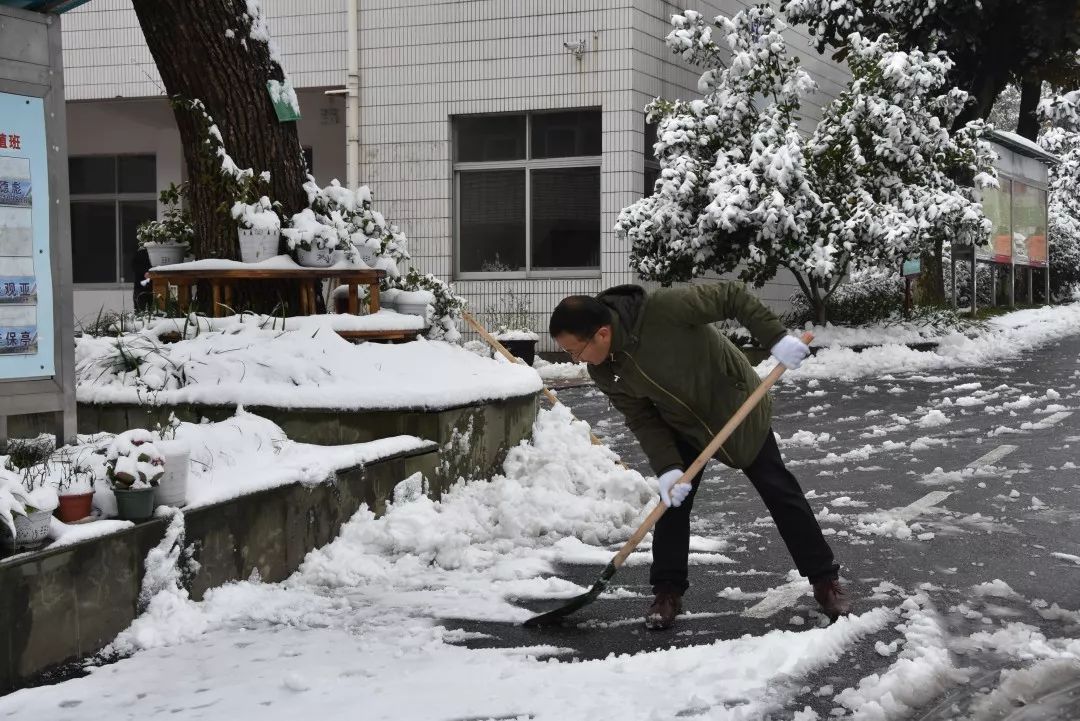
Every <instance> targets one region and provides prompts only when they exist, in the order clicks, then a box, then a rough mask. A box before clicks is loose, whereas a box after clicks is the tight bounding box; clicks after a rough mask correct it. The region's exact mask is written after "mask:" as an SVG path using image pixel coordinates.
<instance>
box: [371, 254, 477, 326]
mask: <svg viewBox="0 0 1080 721" xmlns="http://www.w3.org/2000/svg"><path fill="white" fill-rule="evenodd" d="M392 290H399V291H418V290H422V291H428V292H430V293H431V295H433V296H434V301H432V307H431V311H430V313H431V315H430V316H428V320H429V326H428V330H427V332H426V333H425V335H426V336H427V337H428V338H430V339H432V340H445V341H447V342H449V343H458V342H460V341H461V331H460V330H459V328H458V326H459V325H460V323H461V314H462V312H463V311H464V310H465V299H464V298H462V297H461V296H459V295H457V294H456V293H454V290H453V288H452V287H451V286H449V285H447V284H446V283H444V282H443V281H441V280H439V279H438V278H436V277H435V276H434V275H431V274H430V273H427V274H423V273H420V271H418V270H416V269H415V268H409V272H408V273H406V274H405V275H404V276H397V277H389V276H388V277H387V278H385V279H384V280H383V282H382V287H381V288H380V292H379V296H380V298H381V297H382V296H383V295H384V294H386V293H388V292H390V291H392ZM406 297H408V296H406ZM393 302H394V304H395V305H396V307H397V310H398V312H405V311H404V310H402V305H401V304H402V294H399V295H397V296H396V298H395V299H394V301H393Z"/></svg>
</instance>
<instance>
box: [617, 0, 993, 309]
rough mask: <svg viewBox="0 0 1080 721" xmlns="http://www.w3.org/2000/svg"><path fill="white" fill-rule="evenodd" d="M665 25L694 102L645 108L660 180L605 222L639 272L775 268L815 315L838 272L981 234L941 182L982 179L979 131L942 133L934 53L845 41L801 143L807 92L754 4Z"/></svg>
mask: <svg viewBox="0 0 1080 721" xmlns="http://www.w3.org/2000/svg"><path fill="white" fill-rule="evenodd" d="M672 24H673V26H674V30H673V31H672V32H671V33H670V34H669V35H668V37H667V43H668V45H669V46H670V47H671V48H672V49H673V50H674V51H675V52H676V53H678V54H680V55H681V56H682V57H683V58H684V59H686V60H689V61H690V62H692V63H695V64H697V65H700V66H702V67H704V72H703V74H702V75H701V78H700V80H699V82H698V88H699V90H701V92H702V93H703V97H702V98H700V99H696V100H691V101H683V100H678V101H666V100H657V101H654V102H653V103H651V104H650V105H649V106H648V108H647V112H648V116H649V119H650V120H651V121H654V122H656V123H657V125H658V127H657V143H656V145H655V147H654V151H655V154H656V157H657V159H658V160H659V162H660V167H661V172H660V177H659V179H658V181H657V183H656V186H655V188H654V192H653V194H652V195H651V196H649V197H646V198H643V199H642V200H640V201H638V202H636V203H634V204H633V205H631V206H629V207H627V208H625V209H624V210H623V211H622V212H621V213H620V215H619V220H618V223H617V225H616V231H617V232H618V233H619V234H620V236H623V237H626V238H628V239H629V240H630V241H631V244H632V250H631V265H632V267H633V268H634V269H635V270H636V271H637V273H638V274H639V275H640V276H641V277H643V278H645V279H650V280H657V281H660V282H670V281H678V280H688V279H689V278H692V277H695V276H699V275H702V274H704V273H706V272H707V271H710V270H713V271H717V272H720V273H724V272H729V271H735V270H738V272H739V277H740V278H741V279H742V280H744V281H746V282H751V283H754V284H755V285H761V284H763V283H764V282H766V281H767V280H769V279H770V278H772V277H773V276H775V274H776V272H777V270H778V269H779V268H781V267H786V268H788V269H789V270H790V271H791V272H792V273H793V274H794V276H795V278H796V279H797V281H798V282H799V285H800V288H801V289H802V291H803V293H804V294H805V295H806V296H807V301H808V303H809V304H811V305H812V306H813V307H814V308H815V312H816V315H817V317H818V318H819V319H823V317H824V310H825V307H826V304H827V302H828V300H829V296H830V294H831V293H833V292H834V291H835V289H836V287H837V286H838V285H839V284H840V283H841V282H843V279H844V277H845V275H846V274H847V273H848V271H849V270H852V269H857V268H860V267H883V266H894V265H895V266H899V264H900V260H901V259H902V258H905V257H912V256H915V255H917V254H918V253H919V252H920V251H921V250H922V249H923V248H925V247H926V246H927V245H928V244H930V243H931V242H932V241H935V240H947V241H952V242H957V243H971V242H973V241H974V240H976V239H978V238H979V237H980V236H982V235H984V234H985V233H988V232H989V229H990V225H989V221H987V220H986V218H985V217H984V215H983V213H982V211H981V207H980V206H979V204H978V203H977V202H976V201H975V200H974V194H973V187H969V186H968V185H965V184H962V183H961V182H958V180H957V179H958V178H965V179H966V180H967V182H969V183H971V182H973V183H974V184H976V185H979V186H986V185H992V184H993V183H995V182H996V181H995V179H994V176H993V168H992V159H993V152H992V150H991V147H990V144H989V142H988V141H987V140H986V137H985V136H986V134H987V132H988V130H987V127H986V126H985V125H984V124H983V123H982V122H981V121H975V122H972V123H968V124H967V125H965V126H964V127H962V128H961V129H960V130H958V131H956V132H950V128H951V126H952V124H953V121H954V120H955V119H956V118H957V117H958V115H959V113H960V112H961V110H962V109H963V107H964V105H965V103H966V102H967V99H968V98H967V96H966V95H965V94H964V93H963V92H960V91H958V90H955V89H951V90H950V89H949V85H948V82H947V74H948V71H949V69H950V68H951V62H950V61H949V59H948V58H947V57H945V56H944V55H943V54H941V53H924V52H920V51H911V52H904V51H901V50H899V49H898V48H897V45H896V43H895V42H894V41H893V40H891V39H890V38H889V37H888V36H885V35H883V36H881V37H879V38H877V39H866V38H862V37H860V36H859V35H857V34H853V35H851V36H850V37H849V38H848V43H847V46H846V51H847V54H848V63H849V65H850V67H851V70H852V80H851V83H850V84H849V86H848V88H847V89H846V90H845V91H844V92H842V93H841V94H840V96H839V97H837V98H836V99H835V100H834V101H833V102H831V103H830V104H829V105H828V106H827V107H826V108H825V109H824V112H823V114H822V120H821V122H820V123H819V124H818V126H817V127H816V129H815V131H814V133H813V134H812V136H811V137H810V138H809V139H807V138H804V136H802V135H801V134H800V133H799V127H798V122H799V118H800V108H801V104H802V98H803V97H804V96H805V95H806V94H808V93H809V92H811V91H812V90H813V89H814V84H813V82H812V80H811V79H810V76H809V75H808V74H807V73H806V72H805V71H804V70H802V69H801V68H800V66H799V62H798V59H797V58H795V57H793V56H792V55H791V54H789V53H788V51H787V45H786V42H785V40H784V37H783V35H782V33H781V31H780V29H779V27H778V26H777V22H776V19H775V15H774V12H773V11H772V10H771V9H770V8H768V7H767V6H755V7H750V8H748V9H746V10H743V11H740V12H739V13H737V14H736V15H735V16H734V17H732V18H727V17H723V16H720V17H717V18H716V20H715V22H714V23H713V24H709V23H706V22H705V21H704V19H703V18H702V16H701V14H700V13H697V12H692V11H687V12H686V13H684V14H683V15H676V16H674V17H673V19H672ZM714 37H717V38H722V39H723V42H724V43H725V44H726V46H727V47H726V49H725V48H722V47H721V46H720V45H718V44H717V43H716V42H714V40H713V38H714ZM729 58H730V60H729Z"/></svg>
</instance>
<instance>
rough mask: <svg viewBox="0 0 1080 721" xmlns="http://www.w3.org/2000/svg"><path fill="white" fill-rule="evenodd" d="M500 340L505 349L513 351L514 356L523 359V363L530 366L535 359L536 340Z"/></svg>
mask: <svg viewBox="0 0 1080 721" xmlns="http://www.w3.org/2000/svg"><path fill="white" fill-rule="evenodd" d="M500 342H501V343H502V344H503V345H504V346H506V350H508V351H510V352H511V353H513V354H514V356H515V357H517V358H520V359H521V360H523V361H525V365H527V366H530V367H531V366H532V364H533V361H534V360H535V359H536V341H534V340H504V341H500Z"/></svg>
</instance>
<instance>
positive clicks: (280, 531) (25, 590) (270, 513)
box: [0, 445, 439, 694]
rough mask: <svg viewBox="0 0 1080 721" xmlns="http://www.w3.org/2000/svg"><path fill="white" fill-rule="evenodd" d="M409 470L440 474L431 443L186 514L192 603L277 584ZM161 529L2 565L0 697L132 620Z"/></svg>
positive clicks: (83, 653) (378, 503)
mask: <svg viewBox="0 0 1080 721" xmlns="http://www.w3.org/2000/svg"><path fill="white" fill-rule="evenodd" d="M416 472H421V473H423V474H424V475H425V476H426V477H428V478H435V477H437V476H438V472H439V458H438V454H437V453H436V449H435V447H434V445H432V446H431V447H429V448H428V449H424V450H421V451H417V452H413V453H409V454H402V455H400V456H396V457H393V458H388V459H383V460H380V461H377V462H374V463H371V464H369V465H367V466H366V467H364V468H356V469H352V470H348V471H343V472H341V473H339V474H338V476H337V479H336V482H335V483H333V484H323V485H320V486H315V487H313V488H305V487H303V486H300V485H296V484H294V485H291V486H282V487H279V488H273V489H269V490H266V491H260V492H259V493H254V494H251V495H247V496H243V497H241V498H237V499H234V500H230V501H225V502H222V503H218V504H216V505H213V506H208V507H206V508H199V509H196V510H193V511H190V512H188V513H186V514H185V523H186V528H187V538H186V543H187V544H194V546H195V549H196V556H195V557H196V559H197V560H198V561H199V563H200V564H201V568H200V570H199V572H198V574H197V575H196V576H195V577H194V578H193V579H192V580H191V581H190V588H189V590H190V591H191V593H192V596H193V597H194V598H196V599H201V598H202V596H203V594H204V593H205V592H206V590H207V589H209V588H213V587H214V586H219V585H221V584H223V583H226V582H229V581H236V580H241V579H246V578H249V577H250V576H251V572H252V571H253V570H256V569H257V570H258V572H259V575H260V576H261V577H262V578H263V580H265V581H269V582H276V581H281V580H284V579H285V578H286V577H288V576H289V574H291V573H292V572H293V571H294V570H296V568H297V567H298V566H299V565H300V562H301V561H302V560H303V558H304V556H305V555H306V554H307V553H308V552H309V551H311V550H312V549H314V548H317V547H319V546H323V545H325V544H327V543H329V542H330V541H332V540H333V539H334V538H335V537H336V536H337V534H338V533H339V531H340V530H341V526H342V525H343V524H344V523H345V522H346V521H348V519H349V518H351V517H352V515H353V514H354V513H355V512H356V511H357V509H359V507H360V505H361V504H362V503H367V504H368V506H369V507H371V508H374V509H377V511H378V512H381V511H382V509H383V508H384V506H385V500H386V498H387V497H389V495H390V493H391V492H392V490H393V488H394V486H395V485H396V484H397V483H399V482H400V481H401V480H403V479H405V478H407V477H408V476H410V475H412V474H413V473H416ZM166 525H167V521H165V520H160V519H155V520H151V521H146V522H144V523H140V524H138V525H136V526H135V527H133V528H130V529H128V530H125V531H122V532H120V533H116V534H112V535H108V536H103V537H101V538H95V539H90V540H87V541H84V542H82V543H77V544H73V545H70V546H66V547H62V548H58V549H56V550H49V549H46V550H44V551H39V552H36V553H28V554H22V555H19V556H15V557H11V558H7V559H4V560H0V619H3V623H0V694H3V693H7V692H9V691H12V690H14V689H16V688H19V687H22V686H25V685H28V684H32V683H35V682H36V681H40V680H42V679H43V674H46V675H47V674H48V673H49V672H50V671H54V670H61V669H63V667H64V666H65V665H66V664H71V663H72V662H75V661H78V660H80V659H83V658H86V657H87V656H91V655H93V654H94V653H96V652H97V651H99V650H100V649H101V648H103V647H104V646H105V645H107V644H108V643H109V642H110V641H112V639H113V638H114V637H115V636H116V634H118V633H119V632H120V631H122V630H124V629H125V628H126V627H127V626H128V625H129V624H130V623H131V622H132V621H133V620H134V619H135V617H136V615H137V613H138V610H139V609H138V597H139V588H140V585H141V583H142V577H143V561H144V559H145V558H146V554H147V552H148V551H150V549H151V548H153V547H154V546H156V545H157V544H158V543H159V542H160V541H161V539H162V537H163V536H164V532H165V528H166Z"/></svg>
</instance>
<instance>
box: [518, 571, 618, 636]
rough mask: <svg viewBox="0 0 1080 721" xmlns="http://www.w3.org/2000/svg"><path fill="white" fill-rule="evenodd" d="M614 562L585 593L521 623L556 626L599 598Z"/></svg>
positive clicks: (609, 577)
mask: <svg viewBox="0 0 1080 721" xmlns="http://www.w3.org/2000/svg"><path fill="white" fill-rule="evenodd" d="M617 570H618V569H617V568H615V564H614V563H609V564H608V565H607V568H605V569H604V572H603V573H602V574H600V580H598V581H597V582H596V583H594V584H593V587H592V588H590V589H589V590H588V591H586V592H585V593H583V594H581V595H580V596H574V597H573V598H571V599H570V600H569V601H567V602H566V603H565V604H563V605H562V606H559V607H558V608H556V609H554V610H552V611H548V612H547V613H541V614H540V615H539V616H533V617H532V618H530V619H528V620H527V621H525V622H524V623H523V624H522V625H523V626H525V627H526V628H536V627H538V626H556V625H558V624H560V623H561V622H562V620H563V619H564V618H566V617H567V616H569V615H570V614H571V613H573V612H574V611H577V610H578V609H581V608H584V607H585V606H588V605H589V604H590V603H592V602H593V601H595V600H596V599H597V598H599V596H600V594H601V593H603V592H604V589H605V588H607V586H608V581H610V580H611V577H612V576H614V575H615V571H617Z"/></svg>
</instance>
